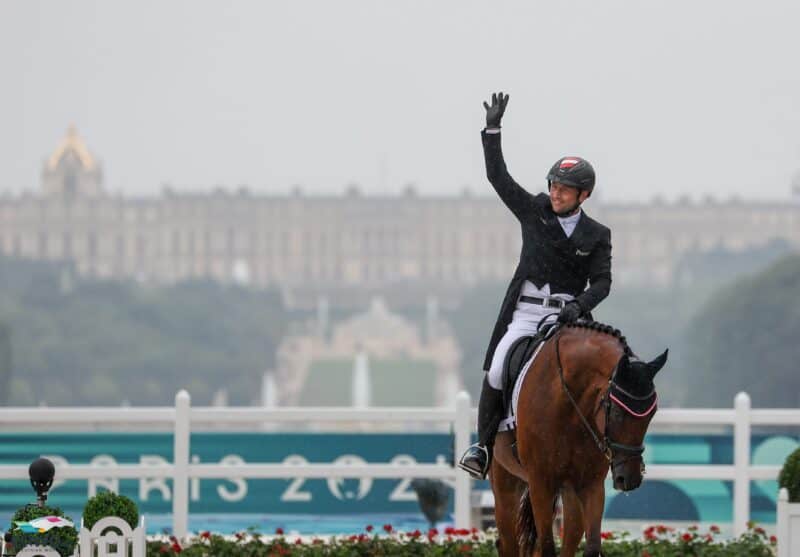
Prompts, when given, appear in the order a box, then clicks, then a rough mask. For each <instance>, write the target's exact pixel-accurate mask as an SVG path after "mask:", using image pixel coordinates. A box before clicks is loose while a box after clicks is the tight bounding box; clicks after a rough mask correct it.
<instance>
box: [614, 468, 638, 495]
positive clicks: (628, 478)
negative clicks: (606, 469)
mask: <svg viewBox="0 0 800 557" xmlns="http://www.w3.org/2000/svg"><path fill="white" fill-rule="evenodd" d="M629 462H630V461H629ZM643 474H644V463H643V462H640V463H639V466H636V467H633V466H630V465H628V462H624V463H621V464H618V465H614V466H612V467H611V475H612V477H613V478H614V489H616V490H617V491H633V490H634V489H636V488H637V487H639V486H640V485H642V478H643Z"/></svg>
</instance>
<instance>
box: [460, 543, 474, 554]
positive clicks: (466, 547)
mask: <svg viewBox="0 0 800 557" xmlns="http://www.w3.org/2000/svg"><path fill="white" fill-rule="evenodd" d="M471 551H472V546H471V545H469V544H468V543H465V544H463V545H461V546H459V548H458V552H459V553H470V552H471Z"/></svg>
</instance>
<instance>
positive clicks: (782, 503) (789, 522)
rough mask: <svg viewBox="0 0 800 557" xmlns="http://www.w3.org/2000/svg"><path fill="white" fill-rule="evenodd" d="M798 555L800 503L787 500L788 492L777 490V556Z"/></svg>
mask: <svg viewBox="0 0 800 557" xmlns="http://www.w3.org/2000/svg"><path fill="white" fill-rule="evenodd" d="M795 555H800V503H790V502H789V492H788V491H787V490H786V488H785V487H784V488H781V490H780V491H779V492H778V556H777V557H792V556H795Z"/></svg>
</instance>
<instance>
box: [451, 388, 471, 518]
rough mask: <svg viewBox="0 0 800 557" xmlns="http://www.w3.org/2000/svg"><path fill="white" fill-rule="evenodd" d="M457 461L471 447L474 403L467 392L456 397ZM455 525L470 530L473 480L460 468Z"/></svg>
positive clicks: (457, 470)
mask: <svg viewBox="0 0 800 557" xmlns="http://www.w3.org/2000/svg"><path fill="white" fill-rule="evenodd" d="M454 429H455V438H456V439H455V441H456V443H455V459H456V461H458V459H459V458H461V455H462V454H464V451H466V450H467V447H469V441H470V435H471V433H472V402H471V400H470V396H469V393H468V392H467V391H461V392H460V393H458V396H456V421H455V424H454ZM455 474H456V481H455V502H454V511H455V525H456V528H470V527H471V524H470V510H471V509H470V504H471V500H470V499H471V493H470V491H471V489H472V479H471V478H470V477H469V475H468V474H467V473H466V472H464V471H463V470H461V469H460V468H456V469H455Z"/></svg>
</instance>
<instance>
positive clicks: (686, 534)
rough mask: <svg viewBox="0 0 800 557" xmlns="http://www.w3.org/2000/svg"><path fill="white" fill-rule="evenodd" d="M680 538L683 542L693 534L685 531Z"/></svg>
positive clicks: (692, 537) (688, 539) (687, 540)
mask: <svg viewBox="0 0 800 557" xmlns="http://www.w3.org/2000/svg"><path fill="white" fill-rule="evenodd" d="M681 539H682V540H683V541H685V542H690V541H692V540H693V539H694V535H692V534H690V533H689V532H686V533H685V534H684V535H682V536H681Z"/></svg>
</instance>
